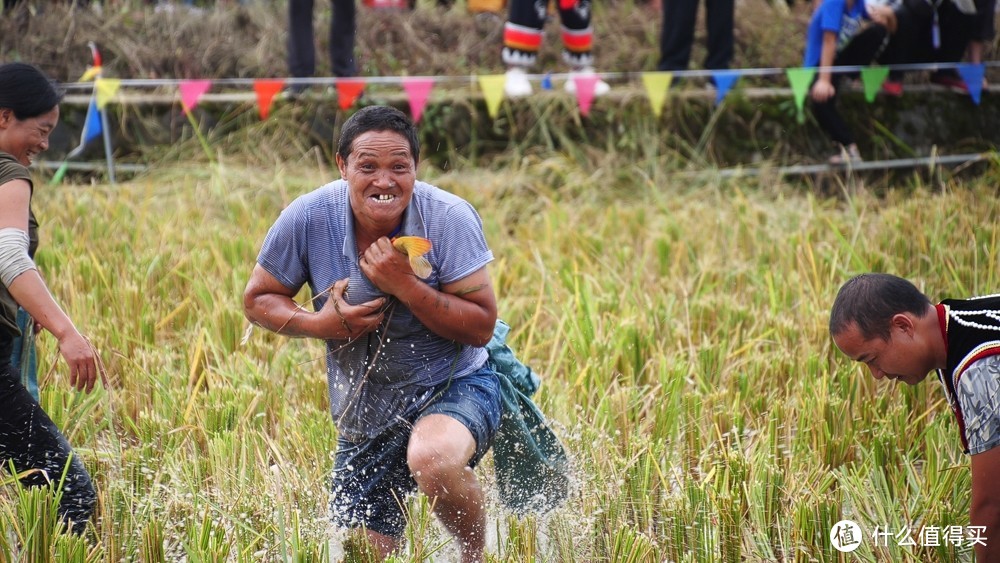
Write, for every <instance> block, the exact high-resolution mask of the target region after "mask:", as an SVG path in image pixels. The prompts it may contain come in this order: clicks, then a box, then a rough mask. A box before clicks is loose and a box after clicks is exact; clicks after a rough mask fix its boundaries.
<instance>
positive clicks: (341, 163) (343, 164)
mask: <svg viewBox="0 0 1000 563" xmlns="http://www.w3.org/2000/svg"><path fill="white" fill-rule="evenodd" d="M336 161H337V169H338V170H340V177H341V178H346V177H347V175H346V174H345V172H347V161H346V160H344V159H343V158H342V157H341V156H340V153H336Z"/></svg>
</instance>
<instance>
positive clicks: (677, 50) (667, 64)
mask: <svg viewBox="0 0 1000 563" xmlns="http://www.w3.org/2000/svg"><path fill="white" fill-rule="evenodd" d="M697 15H698V0H663V22H662V24H661V30H660V31H661V33H660V63H659V64H658V65H656V68H657V69H658V70H686V69H687V67H688V62H689V61H690V60H691V43H692V42H693V41H694V24H695V16H697Z"/></svg>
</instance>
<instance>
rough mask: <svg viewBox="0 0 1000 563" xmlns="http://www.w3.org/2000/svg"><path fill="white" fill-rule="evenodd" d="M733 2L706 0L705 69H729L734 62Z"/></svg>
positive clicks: (728, 0) (730, 0)
mask: <svg viewBox="0 0 1000 563" xmlns="http://www.w3.org/2000/svg"><path fill="white" fill-rule="evenodd" d="M734 9H735V8H734V1H733V0H705V24H706V27H707V28H708V45H707V46H708V55H706V57H705V68H710V69H727V68H729V64H730V63H731V62H732V60H733V11H734Z"/></svg>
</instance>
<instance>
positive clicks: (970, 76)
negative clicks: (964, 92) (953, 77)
mask: <svg viewBox="0 0 1000 563" xmlns="http://www.w3.org/2000/svg"><path fill="white" fill-rule="evenodd" d="M985 71H986V67H985V65H983V64H981V63H980V64H963V65H959V66H958V74H959V75H961V76H962V80H964V81H965V87H966V88H968V89H969V95H970V96H972V101H974V102H976V105H977V106H978V105H979V100H980V99H981V98H982V94H983V74H984V73H985Z"/></svg>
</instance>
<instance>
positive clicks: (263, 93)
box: [253, 80, 285, 120]
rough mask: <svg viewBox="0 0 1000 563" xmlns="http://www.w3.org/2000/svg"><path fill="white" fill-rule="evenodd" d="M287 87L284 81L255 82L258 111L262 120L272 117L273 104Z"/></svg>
mask: <svg viewBox="0 0 1000 563" xmlns="http://www.w3.org/2000/svg"><path fill="white" fill-rule="evenodd" d="M284 87H285V81H284V80H254V82H253V91H254V93H255V94H256V95H257V111H258V112H259V113H260V118H261V120H264V119H267V116H268V115H271V104H272V103H273V102H274V97H275V96H277V95H278V92H281V90H282V88H284Z"/></svg>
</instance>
